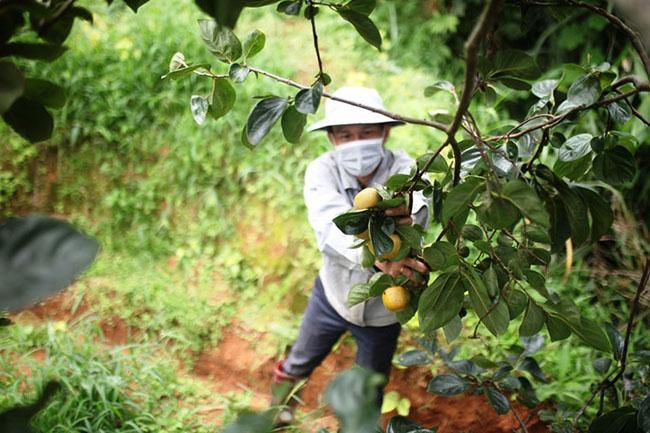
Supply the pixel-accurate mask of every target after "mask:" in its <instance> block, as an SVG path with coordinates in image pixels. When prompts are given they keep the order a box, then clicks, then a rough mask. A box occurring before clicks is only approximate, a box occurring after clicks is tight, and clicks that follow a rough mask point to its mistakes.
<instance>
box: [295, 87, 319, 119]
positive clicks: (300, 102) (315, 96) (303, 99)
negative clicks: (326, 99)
mask: <svg viewBox="0 0 650 433" xmlns="http://www.w3.org/2000/svg"><path fill="white" fill-rule="evenodd" d="M322 96H323V85H322V84H321V83H320V82H318V83H316V84H314V86H313V87H310V88H309V89H302V90H300V91H299V92H298V93H297V94H296V109H297V110H298V111H299V112H301V113H305V114H313V113H315V112H316V111H317V110H318V106H319V105H320V100H321V97H322Z"/></svg>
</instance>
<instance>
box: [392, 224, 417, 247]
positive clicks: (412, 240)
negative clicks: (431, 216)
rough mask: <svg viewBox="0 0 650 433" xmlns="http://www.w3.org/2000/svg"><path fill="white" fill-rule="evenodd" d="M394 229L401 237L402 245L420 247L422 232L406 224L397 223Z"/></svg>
mask: <svg viewBox="0 0 650 433" xmlns="http://www.w3.org/2000/svg"><path fill="white" fill-rule="evenodd" d="M395 231H396V232H397V233H398V234H399V237H400V238H401V239H402V245H406V246H407V247H409V248H414V249H416V250H417V249H420V248H422V234H421V233H420V232H419V231H418V230H417V229H416V228H415V227H413V226H410V225H406V224H398V225H397V226H396V227H395Z"/></svg>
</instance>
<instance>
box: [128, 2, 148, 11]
mask: <svg viewBox="0 0 650 433" xmlns="http://www.w3.org/2000/svg"><path fill="white" fill-rule="evenodd" d="M148 2H149V0H124V3H126V4H127V5H128V6H129V7H130V8H131V10H132V11H133V12H138V9H139V8H140V6H142V5H144V4H146V3H148Z"/></svg>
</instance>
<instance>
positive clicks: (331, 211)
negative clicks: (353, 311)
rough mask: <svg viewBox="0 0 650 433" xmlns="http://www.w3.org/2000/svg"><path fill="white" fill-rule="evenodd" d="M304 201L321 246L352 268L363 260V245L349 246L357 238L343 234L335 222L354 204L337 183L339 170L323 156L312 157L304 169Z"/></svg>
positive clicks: (326, 252)
mask: <svg viewBox="0 0 650 433" xmlns="http://www.w3.org/2000/svg"><path fill="white" fill-rule="evenodd" d="M304 198H305V204H306V205H307V217H308V219H309V224H310V225H311V227H312V228H313V229H314V232H315V234H316V242H317V244H318V249H319V250H320V251H321V252H322V253H323V254H327V255H329V256H332V257H333V258H336V259H339V260H340V263H341V264H342V265H344V266H345V267H347V268H349V269H353V268H358V266H359V265H360V264H361V253H362V249H361V248H354V249H353V248H350V247H351V246H352V245H353V243H354V241H355V238H354V237H353V236H350V235H346V234H344V233H343V232H342V231H340V230H339V229H338V227H336V225H335V224H334V223H333V222H332V220H333V219H334V217H336V216H338V215H340V214H342V213H344V212H347V211H348V210H350V208H351V207H352V205H351V203H350V202H349V199H348V197H347V195H346V194H345V192H343V191H339V190H338V188H337V185H336V173H334V172H332V169H331V168H329V167H327V165H326V164H323V163H322V162H321V160H318V159H317V160H315V161H312V162H311V163H310V164H309V166H308V167H307V171H306V172H305V189H304Z"/></svg>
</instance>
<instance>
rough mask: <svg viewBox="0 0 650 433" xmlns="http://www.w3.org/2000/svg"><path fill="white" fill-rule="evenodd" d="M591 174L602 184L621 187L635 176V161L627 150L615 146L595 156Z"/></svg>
mask: <svg viewBox="0 0 650 433" xmlns="http://www.w3.org/2000/svg"><path fill="white" fill-rule="evenodd" d="M593 172H594V174H595V175H596V177H597V178H598V179H600V180H602V181H604V182H607V183H609V184H611V185H621V184H624V183H627V182H630V181H632V180H633V179H634V177H635V176H636V172H637V168H636V161H635V159H634V155H632V153H631V152H630V151H629V150H628V149H627V148H625V147H623V146H615V147H613V148H612V149H607V150H605V151H604V152H602V153H599V154H598V155H596V158H594V162H593Z"/></svg>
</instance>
